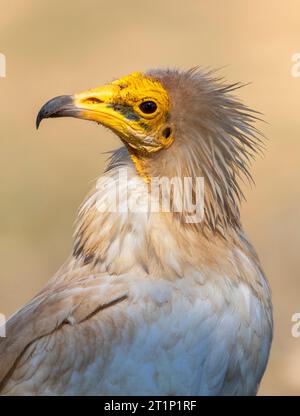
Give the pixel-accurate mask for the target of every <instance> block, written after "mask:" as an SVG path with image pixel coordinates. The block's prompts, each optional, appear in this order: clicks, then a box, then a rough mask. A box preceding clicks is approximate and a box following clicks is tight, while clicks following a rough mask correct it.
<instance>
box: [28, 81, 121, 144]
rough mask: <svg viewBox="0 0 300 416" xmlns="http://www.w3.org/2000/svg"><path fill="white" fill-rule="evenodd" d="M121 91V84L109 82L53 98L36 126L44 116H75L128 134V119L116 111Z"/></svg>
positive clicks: (43, 110) (43, 109)
mask: <svg viewBox="0 0 300 416" xmlns="http://www.w3.org/2000/svg"><path fill="white" fill-rule="evenodd" d="M119 93H120V87H119V86H117V85H113V84H108V85H105V86H103V87H99V88H95V89H91V90H88V91H85V92H83V93H80V94H75V95H62V96H60V97H56V98H53V99H52V100H50V101H48V102H47V103H46V104H45V105H43V107H42V108H41V109H40V111H39V113H38V116H37V119H36V127H37V128H39V125H40V124H41V121H42V120H43V119H44V118H53V117H75V118H80V119H85V120H91V121H96V122H98V123H100V124H103V125H104V126H106V127H109V128H110V129H112V130H114V131H116V132H117V133H118V134H119V135H121V136H122V135H126V134H127V128H128V126H127V123H126V120H125V119H124V117H123V115H122V114H121V113H120V112H119V111H116V105H115V103H116V100H117V98H118V95H119Z"/></svg>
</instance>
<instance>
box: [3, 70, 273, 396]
mask: <svg viewBox="0 0 300 416" xmlns="http://www.w3.org/2000/svg"><path fill="white" fill-rule="evenodd" d="M148 80H149V81H148ZM149 86H151V87H149ZM235 87H236V86H224V85H223V84H222V83H221V81H220V80H216V79H214V78H213V76H212V74H211V73H209V74H205V73H201V72H199V71H188V72H180V71H174V70H165V71H163V70H158V71H157V70H155V71H149V73H147V74H146V75H142V74H141V75H138V74H137V73H135V74H134V76H133V77H130V76H129V77H125V78H124V79H121V80H120V81H117V82H115V83H114V84H113V91H114V94H116V95H113V98H111V95H110V98H109V100H110V101H109V103H108V104H106V108H108V110H106V109H105V110H102V108H103V100H104V99H103V90H102V89H101V93H100V92H99V91H100V90H99V91H98V90H92V91H93V93H92V94H91V95H89V94H88V93H85V94H83V95H80V96H78V97H76V100H77V103H78V101H80V102H81V103H82V102H83V101H82V96H84V100H85V101H84V103H85V104H84V105H85V106H86V107H84V108H85V110H84V111H87V110H86V108H88V110H89V111H91V110H90V107H91V105H94V106H95V107H93V108H94V109H93V110H92V111H93V114H94V113H95V112H96V111H97V108H98V107H97V106H99V109H101V111H109V114H111V113H110V112H111V111H115V112H118V114H117V116H116V117H118V123H121V122H122V118H121V116H122V117H124V120H125V119H126V120H125V121H124V123H126V125H125V124H124V125H122V128H121V127H119V124H116V122H115V121H114V124H113V125H109V123H112V122H111V121H109V122H108V121H107V120H105V121H103V123H102V124H104V125H106V126H107V127H109V128H111V129H112V130H113V131H115V132H117V134H118V135H119V136H120V138H121V140H122V141H123V143H124V144H125V147H123V148H121V149H120V150H118V151H116V152H115V153H114V154H113V156H112V158H111V161H110V163H109V165H108V167H107V169H106V171H105V174H104V178H105V180H107V181H109V180H113V181H114V183H116V184H118V185H119V186H120V187H119V193H118V196H119V201H118V202H119V204H120V206H122V204H124V203H125V200H126V201H127V199H128V193H129V197H131V198H136V197H139V195H145V194H146V195H148V194H149V178H153V177H161V176H166V177H168V178H172V177H174V176H176V177H180V178H183V177H187V176H188V177H193V178H194V177H198V176H203V177H204V180H205V196H204V213H205V215H204V220H203V221H202V222H201V223H194V224H189V223H186V222H185V221H184V218H185V214H186V213H185V212H151V211H149V210H145V211H144V212H130V211H128V210H125V211H124V212H122V211H120V210H119V211H118V210H117V211H116V212H109V211H105V212H102V211H101V210H99V206H100V205H101V206H103V204H104V205H105V206H111V204H112V197H113V195H112V189H111V187H109V186H107V187H106V188H105V187H103V186H99V183H98V184H96V185H95V187H94V189H93V190H92V192H91V194H90V195H89V196H88V198H87V199H86V201H85V202H84V204H83V205H82V207H81V209H80V211H79V215H78V219H77V226H76V230H75V237H74V249H73V253H72V255H71V257H70V258H69V259H68V261H67V262H66V263H65V265H64V266H63V267H62V268H61V269H60V270H59V272H58V273H57V274H56V275H55V276H54V277H53V278H52V279H50V281H49V282H48V283H47V285H46V286H45V288H44V289H43V290H42V291H41V292H40V293H39V294H38V295H37V296H36V297H35V298H34V299H33V300H32V301H31V302H29V303H28V304H27V305H26V306H25V307H23V308H22V309H21V310H20V311H18V312H17V313H16V314H15V315H14V316H13V317H12V318H11V319H10V320H9V322H8V324H7V329H6V333H7V338H6V339H2V340H1V341H0V391H1V394H24V395H26V394H28V395H32V394H36V395H41V394H49V395H53V394H56V395H77V394H78V395H79V394H84V395H89V394H91V395H94V394H95V395H111V394H126V395H134V394H142V395H150V394H155V395H189V394H196V395H250V394H256V392H257V389H258V386H259V383H260V380H261V377H262V375H263V373H264V370H265V367H266V364H267V360H268V355H269V349H270V345H271V339H272V306H271V299H270V291H269V287H268V283H267V281H266V278H265V276H264V273H263V271H262V268H261V265H260V262H259V259H258V257H257V255H256V253H255V251H254V249H253V247H252V246H251V244H250V243H249V242H248V240H247V237H246V236H245V233H244V232H243V230H242V227H241V223H240V216H239V200H240V199H241V198H242V194H241V190H240V187H239V184H238V179H239V178H240V176H242V175H246V176H248V177H249V176H250V174H249V171H248V166H247V161H248V160H249V159H250V158H251V157H252V156H253V153H254V152H255V151H256V150H257V149H258V148H259V146H260V139H259V137H258V136H257V133H258V132H257V131H256V129H255V128H254V127H253V125H252V122H253V121H254V119H255V113H254V112H251V111H250V110H249V109H248V108H246V107H245V106H243V105H242V104H241V103H239V102H238V101H237V100H236V99H235V98H234V97H232V95H231V91H232V90H233V89H234V88H235ZM109 88H110V87H109ZM143 88H144V89H145V90H146V91H147V95H146V96H145V97H146V98H147V99H148V100H149V97H150V98H152V99H153V100H157V101H156V102H157V105H158V110H157V111H161V114H158V116H157V118H151V117H150V116H149V117H148V116H145V120H144V119H143V117H142V115H141V114H140V113H139V112H138V110H135V105H136V103H139V101H138V100H139V97H138V98H136V97H137V94H139V93H140V91H143ZM151 88H152V89H151ZM161 88H162V89H163V91H165V92H166V96H164V99H163V100H162V101H160V97H161V94H164V93H162V90H161ZM126 89H128V92H127V91H126ZM153 89H155V91H154V92H153ZM132 90H133V92H132ZM97 94H98V95H97ZM100 94H101V96H100ZM109 94H111V90H109ZM143 94H144V92H143ZM107 95H108V93H106V96H107ZM106 96H105V97H106ZM120 97H121V98H120ZM86 100H88V104H86ZM120 100H121V101H120ZM135 100H136V101H135ZM143 101H145V100H143ZM65 102H66V101H65ZM55 105H56V104H55ZM76 105H77V106H78V104H76ZM81 105H82V104H81ZM160 105H161V107H160ZM52 108H54V107H53V106H52ZM112 108H113V110H112ZM48 109H49V107H48ZM125 110H126V111H125ZM53 111H54V110H53ZM59 111H60V113H59V114H60V115H69V114H70V113H67V114H66V111H68V112H70V111H71V110H70V103H69V102H68V109H67V110H66V108H64V109H63V111H62V110H61V109H60V110H59ZM80 111H81V113H80V114H81V115H82V114H83V110H82V108H81V110H80ZM63 113H64V114H63ZM55 114H58V113H53V115H51V114H50V113H49V112H48V113H47V115H46V117H50V116H51V117H52V116H57V115H55ZM90 114H91V113H90V112H89V114H88V115H86V114H85V113H84V116H82V117H81V118H88V119H91V115H90ZM99 114H100V110H99ZM43 115H44V116H45V112H44V113H43V114H42V115H41V116H40V119H39V122H40V120H41V119H42V118H43V117H42V116H43ZM75 116H78V111H77V112H76V115H75ZM94 117H95V120H96V121H99V117H100V116H98V115H97V116H96V115H95V116H94ZM109 120H110V119H109ZM120 120H121V121H120ZM128 120H130V121H128ZM130 123H133V124H130ZM167 128H168V129H170V131H171V133H170V137H165V136H166V134H165V132H166V129H167ZM143 129H144V130H143ZM129 136H130V137H129ZM149 149H150V150H149ZM123 168H126V172H127V175H128V177H127V179H128V182H127V184H126V192H125V189H123V188H122V187H124V184H123V183H120V175H119V173H120V169H123ZM102 179H103V178H102ZM107 183H111V182H107ZM101 184H102V185H103V182H101ZM128 190H129V191H128ZM127 191H128V192H127ZM172 196H174V195H173V194H172ZM175 204H176V201H175Z"/></svg>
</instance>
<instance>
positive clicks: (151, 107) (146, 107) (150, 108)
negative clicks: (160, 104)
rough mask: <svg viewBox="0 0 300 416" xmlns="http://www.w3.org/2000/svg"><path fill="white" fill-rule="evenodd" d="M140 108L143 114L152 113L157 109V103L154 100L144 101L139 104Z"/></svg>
mask: <svg viewBox="0 0 300 416" xmlns="http://www.w3.org/2000/svg"><path fill="white" fill-rule="evenodd" d="M140 110H141V111H142V112H143V113H145V114H152V113H154V112H155V111H156V110H157V105H156V104H155V102H154V101H144V102H143V103H142V104H140Z"/></svg>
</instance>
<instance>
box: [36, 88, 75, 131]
mask: <svg viewBox="0 0 300 416" xmlns="http://www.w3.org/2000/svg"><path fill="white" fill-rule="evenodd" d="M77 113H78V109H76V107H75V106H74V98H73V96H72V95H61V96H60V97H55V98H52V100H50V101H48V102H47V103H46V104H44V105H43V107H42V108H41V109H40V111H39V113H38V115H37V118H36V128H37V129H38V128H39V126H40V124H41V121H42V120H43V119H44V118H50V117H76V115H77Z"/></svg>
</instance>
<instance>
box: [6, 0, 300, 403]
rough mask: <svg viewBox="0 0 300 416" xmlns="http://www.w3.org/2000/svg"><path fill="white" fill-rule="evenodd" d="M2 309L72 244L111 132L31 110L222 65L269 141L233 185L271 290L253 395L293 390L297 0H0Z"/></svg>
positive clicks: (296, 354)
mask: <svg viewBox="0 0 300 416" xmlns="http://www.w3.org/2000/svg"><path fill="white" fill-rule="evenodd" d="M0 7H1V14H0V39H1V40H0V52H1V53H3V54H5V56H6V60H7V76H6V78H1V79H0V132H1V133H0V134H1V136H0V137H1V151H0V169H1V175H2V181H1V186H0V201H1V204H0V253H1V275H0V312H2V313H4V314H6V315H7V316H9V315H10V314H11V313H12V312H14V311H15V310H16V309H17V308H19V307H21V306H22V305H23V304H24V303H25V302H26V301H28V300H29V299H30V298H31V297H32V296H33V295H34V294H35V293H36V292H37V291H38V290H39V289H40V288H41V287H42V286H43V284H44V283H45V282H46V281H47V279H48V278H50V277H51V275H52V274H53V273H54V272H56V270H57V269H58V267H59V266H60V265H61V264H62V262H63V261H64V260H65V258H66V256H67V255H68V254H69V252H70V250H71V243H72V232H73V222H74V219H75V217H76V212H77V209H78V206H79V205H80V203H81V201H82V200H83V198H84V196H85V195H86V194H87V192H88V191H89V189H90V187H91V182H92V181H93V180H94V179H96V177H97V176H99V175H100V174H101V173H102V170H103V166H104V163H105V159H106V157H107V155H105V154H103V153H104V152H107V151H109V150H111V149H113V148H115V147H117V146H119V141H118V140H117V139H116V138H115V137H114V136H113V135H112V134H111V133H109V132H108V131H106V130H104V129H103V128H101V127H100V126H97V125H96V124H92V123H88V122H83V121H79V120H74V119H58V120H52V121H51V122H46V123H44V124H43V125H42V128H41V129H40V130H39V131H38V132H37V131H36V130H35V125H34V122H35V116H36V114H37V111H38V110H39V108H40V107H41V105H42V104H44V102H45V101H47V100H48V99H49V98H52V97H54V96H56V95H61V94H71V93H74V92H80V91H83V90H86V89H88V88H90V87H95V86H98V85H102V84H103V83H105V82H107V81H110V80H111V79H112V78H115V77H120V76H122V75H126V74H128V73H130V72H132V71H136V70H141V71H143V70H145V69H147V68H151V67H166V66H171V67H172V66H176V67H182V68H190V67H193V66H195V65H199V64H200V65H202V66H204V67H213V68H220V67H224V68H223V69H222V70H221V73H222V74H223V75H224V76H225V77H226V78H227V79H228V80H229V81H230V82H235V81H242V82H249V81H250V82H251V84H250V85H249V86H247V87H245V88H243V89H241V90H239V91H237V95H238V96H239V97H240V98H241V99H243V100H244V101H245V102H246V103H247V104H248V105H249V106H251V107H254V108H255V109H257V110H259V111H261V112H262V113H264V119H265V120H266V121H267V123H266V124H263V123H261V124H260V126H259V127H260V128H261V129H262V130H263V132H264V134H265V135H266V136H267V137H268V138H269V140H268V143H267V149H266V153H265V156H264V157H263V158H258V160H257V162H256V163H255V164H254V165H253V173H254V178H255V181H256V187H253V189H251V188H250V187H249V186H244V191H245V193H246V196H247V203H244V205H243V209H242V219H243V223H244V226H245V229H246V231H247V232H248V234H249V235H250V238H251V240H252V242H253V243H254V246H255V247H256V249H257V251H258V253H259V255H260V258H261V261H262V263H263V266H264V269H265V271H266V274H267V276H268V278H269V281H270V285H271V288H272V291H273V301H274V319H275V336H274V342H273V347H272V351H271V357H270V361H269V365H268V369H267V372H266V374H265V376H264V379H263V382H262V385H261V389H260V394H271V395H279V394H283V395H286V394H288V395H297V394H300V338H293V337H292V335H291V327H292V322H291V317H292V315H293V314H294V313H296V312H300V276H299V269H300V267H299V266H300V262H299V257H300V253H299V249H300V222H299V212H300V211H299V209H300V180H299V176H300V137H299V133H300V117H299V112H300V110H299V108H300V78H295V77H293V76H292V74H291V67H292V61H291V60H292V56H293V54H295V53H297V52H298V53H299V52H300V2H299V1H298V0H295V1H293V0H286V1H285V2H282V1H281V0H263V1H261V0H255V1H254V0H244V1H240V0H226V1H222V2H220V1H218V0H211V1H209V2H208V1H205V0H199V1H192V0H185V1H174V0H165V1H161V0H152V1H151V2H141V1H138V0H137V1H134V0H127V1H126V2H123V1H114V2H112V1H107V0H106V1H103V0H76V1H71V0H68V1H64V2H61V1H58V0H51V1H50V0H43V1H39V0H9V1H5V0H0Z"/></svg>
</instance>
